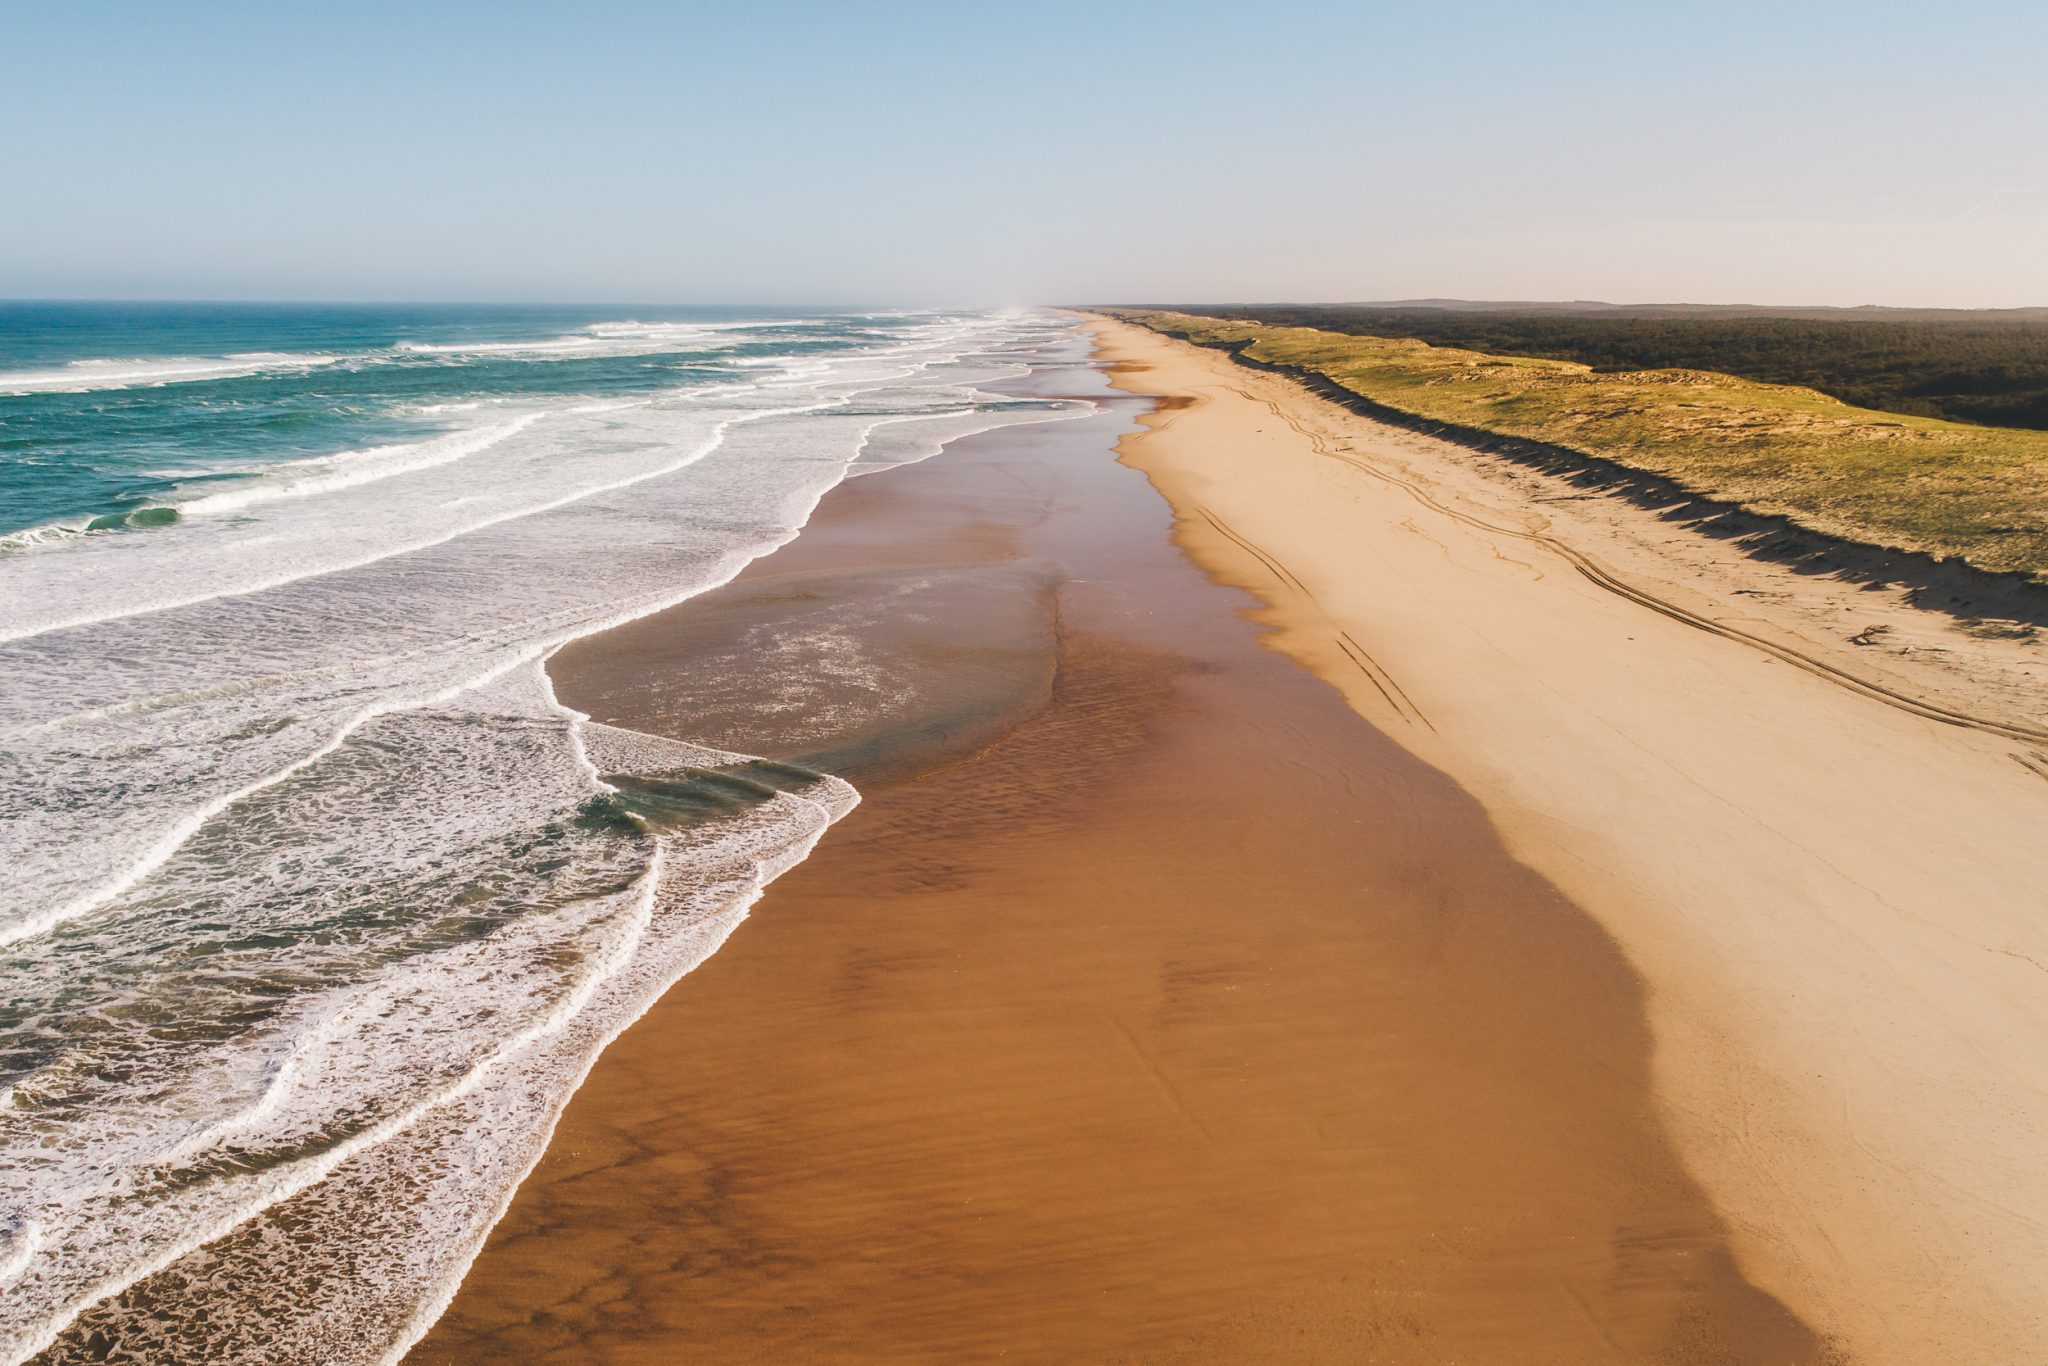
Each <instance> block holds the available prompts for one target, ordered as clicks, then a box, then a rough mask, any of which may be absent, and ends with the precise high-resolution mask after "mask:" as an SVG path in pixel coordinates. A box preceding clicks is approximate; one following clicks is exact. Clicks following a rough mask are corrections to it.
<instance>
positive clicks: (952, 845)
mask: <svg viewBox="0 0 2048 1366" xmlns="http://www.w3.org/2000/svg"><path fill="white" fill-rule="evenodd" d="M1197 359H1202V358H1197ZM1148 378H1149V377H1148ZM1053 382H1059V383H1066V384H1069V385H1072V386H1073V387H1075V388H1077V389H1079V388H1083V387H1088V386H1092V390H1093V391H1094V392H1096V393H1098V394H1100V393H1101V392H1102V391H1101V387H1100V379H1099V377H1098V376H1096V375H1095V374H1094V373H1093V372H1090V371H1086V370H1075V371H1073V372H1070V373H1068V374H1066V375H1065V376H1064V378H1061V377H1058V376H1055V377H1054V381H1053ZM1145 406H1146V405H1144V404H1141V403H1137V402H1134V401H1130V400H1119V401H1118V402H1116V403H1114V404H1112V405H1111V411H1109V412H1106V413H1105V414H1104V415H1103V416H1102V417H1100V418H1097V419H1090V420H1088V421H1084V422H1074V423H1063V424H1058V425H1057V426H1048V427H1040V428H1012V429H1009V430H1007V431H1004V432H1000V433H992V434H989V435H987V436H984V437H980V438H974V439H971V440H969V441H965V442H961V443H957V444H956V446H955V447H954V448H952V449H950V450H949V451H948V452H947V453H946V454H945V455H943V456H942V457H940V458H938V459H935V460H933V461H931V462H928V463H927V464H925V465H922V466H917V467H912V468H907V469H901V470H896V471H890V472H887V473H884V474H879V475H874V476H869V477H865V478H862V479H860V480H857V481H854V482H853V483H851V484H849V485H847V486H846V487H844V488H842V489H840V490H838V491H836V492H835V493H834V494H832V495H831V496H830V498H828V500H827V501H826V503H825V505H824V507H823V508H822V509H821V512H820V515H819V517H818V518H817V519H816V520H815V521H814V522H813V525H812V526H811V528H810V529H809V530H807V531H806V533H805V534H804V536H803V537H801V538H800V539H799V540H797V541H796V542H795V543H794V544H793V545H792V546H790V547H789V548H787V549H786V550H784V551H782V552H781V553H779V554H777V555H776V556H774V557H773V558H772V559H770V560H767V561H764V562H763V563H762V564H760V565H757V566H755V569H754V570H753V571H750V572H749V573H748V574H747V575H744V576H742V578H741V579H740V580H738V581H737V582H735V583H734V584H733V585H731V586H730V587H728V588H727V589H725V590H721V591H720V592H719V593H716V594H712V595H708V596H707V597H705V598H703V599H699V600H697V601H696V602H693V603H690V604H686V605H685V606H684V607H683V608H679V609H677V610H675V611H672V612H669V613H665V614H662V615H661V616H659V617H655V618H650V619H648V620H647V621H644V622H641V623H638V624H636V625H634V626H632V627H629V628H626V629H624V630H622V631H619V632H614V633H612V634H610V635H608V636H605V637H603V638H600V639H598V640H595V641H591V642H587V643H585V644H584V645H582V646H579V647H577V648H575V649H573V650H571V651H568V652H565V653H564V655H563V656H561V657H559V658H558V659H557V660H556V661H555V662H554V664H553V665H552V666H551V667H552V670H553V672H554V674H555V676H556V679H557V684H558V688H559V691H560V693H561V695H562V696H563V698H564V699H565V700H566V701H569V702H571V703H572V704H574V705H578V706H580V707H583V708H586V709H588V710H590V711H591V712H592V713H593V714H595V715H597V716H598V717H600V718H601V719H607V720H615V721H619V722H621V723H624V724H628V725H635V726H640V727H644V728H649V729H658V730H667V731H670V732H671V733H678V734H685V735H688V736H690V737H691V738H695V739H705V740H710V741H712V742H713V743H726V744H735V745H743V746H744V747H746V748H750V749H753V750H754V751H756V752H766V753H770V754H773V755H776V756H778V757H788V758H799V759H805V760H808V761H811V762H814V763H829V764H830V765H831V766H833V767H836V768H838V769H839V770H841V771H844V772H847V773H849V774H850V775H851V776H852V777H853V778H854V780H855V781H856V782H857V783H858V784H859V785H860V786H861V788H862V790H863V793H864V802H863V804H862V806H861V807H860V808H859V809H858V810H857V811H856V812H855V813H854V814H853V815H852V816H850V817H849V818H847V820H846V822H845V823H844V824H843V825H842V826H841V827H840V828H839V829H837V830H835V831H834V832H833V833H832V834H831V835H830V836H828V838H827V839H826V841H825V842H824V844H823V845H822V846H821V847H820V849H819V851H818V852H817V853H816V854H815V855H814V856H813V857H812V858H811V859H810V860H808V861H807V862H806V863H804V864H803V865H801V866H800V867H799V868H798V869H797V870H795V871H794V872H793V873H791V874H789V875H788V876H786V877H785V878H784V879H783V880H781V881H780V882H778V883H776V884H775V886H774V887H773V888H771V889H770V891H769V893H768V895H767V897H766V898H765V899H764V900H763V901H762V903H761V904H760V906H759V907H757V908H756V911H755V914H754V917H753V919H752V921H751V922H750V923H749V924H747V925H745V926H743V927H742V928H741V930H740V931H739V932H738V933H737V934H736V935H735V936H734V937H733V938H732V940H731V941H729V943H728V944H727V945H726V947H725V948H723V949H722V950H721V951H720V952H719V953H718V954H717V955H716V956H715V957H714V958H712V959H711V960H710V962H709V963H707V964H706V965H705V966H704V967H702V968H700V969H699V970H698V971H697V972H696V973H694V974H693V975H691V976H690V977H688V978H686V979H684V981H683V982H682V983H681V984H680V985H679V986H678V988H677V989H676V990H674V991H673V992H671V993H670V995H669V996H668V997H667V998H666V999H665V1000H664V1001H663V1002H662V1003H661V1004H660V1005H658V1006H657V1007H656V1009H655V1010H654V1011H653V1012H651V1013H650V1014H649V1015H648V1016H647V1017H646V1018H645V1019H644V1020H643V1021H641V1022H640V1023H639V1024H638V1025H636V1026H635V1027H634V1028H633V1029H632V1030H630V1031H628V1032H627V1034H626V1035H625V1036H624V1037H623V1038H622V1039H621V1040H620V1041H619V1042H618V1043H617V1044H615V1045H614V1046H613V1048H612V1049H611V1050H610V1051H609V1052H608V1053H607V1054H606V1055H605V1057H604V1058H603V1059H602V1060H601V1061H600V1063H599V1065H598V1066H597V1068H596V1070H595V1071H594V1072H593V1073H592V1075H591V1078H590V1080H589V1082H588V1083H587V1084H586V1086H585V1088H584V1089H583V1091H582V1092H580V1093H579V1094H578V1095H577V1097H576V1098H575V1100H574V1101H573V1102H572V1104H571V1105H570V1107H569V1110H568V1112H567V1115H566V1117H565V1119H564V1122H563V1124H562V1127H561V1129H560V1130H559V1131H558V1133H557V1135H556V1140H555V1143H554V1144H553V1146H552V1147H551V1149H550V1151H549V1153H548V1155H547V1156H546V1158H545V1159H544V1160H543V1162H542V1163H541V1165H540V1167H539V1168H538V1169H537V1170H536V1172H535V1173H534V1175H533V1176H532V1178H531V1179H530V1180H529V1181H528V1183H527V1184H526V1186H525V1187H524V1188H523V1189H522V1190H521V1192H520V1194H519V1196H518V1198H517V1200H516V1202H515V1203H514V1205H513V1208H512V1210H511V1211H510V1213H509V1214H508V1216H507V1218H506V1219H505V1221H504V1222H503V1223H502V1224H501V1225H500V1226H499V1228H498V1229H497V1230H496V1232H495V1233H494V1234H493V1236H492V1238H491V1241H490V1244H489V1246H488V1247H487V1248H486V1250H485V1252H484V1253H483V1255H482V1257H481V1258H480V1260H479V1261H478V1263H477V1265H476V1267H475V1268H474V1270H473V1271H472V1274H471V1276H470V1278H469V1280H468V1281H467V1282H466V1283H465V1285H464V1287H463V1289H462V1292H461V1294H460V1295H459V1296H458V1297H457V1299H456V1301H455V1303H454V1305H453V1306H452V1308H451V1310H450V1312H449V1313H448V1315H447V1316H446V1317H445V1318H444V1319H443V1320H442V1321H441V1323H440V1324H439V1326H438V1327H437V1328H436V1329H435V1331H434V1333H433V1334H432V1335H431V1336H430V1337H429V1338H428V1339H427V1340H426V1341H425V1342H424V1343H423V1344H422V1345H421V1346H420V1348H418V1349H417V1351H416V1354H415V1360H418V1361H422V1362H436V1363H440V1362H447V1363H457V1362H460V1363H470V1362H481V1361H489V1362H498V1361H504V1362H513V1361H517V1362H529V1361H561V1362H586V1361H634V1362H640V1361H646V1362H655V1361H661V1362H666V1361H674V1360H689V1361H706V1362H738V1361H762V1362H783V1361H792V1360H829V1361H970V1360H987V1359H992V1358H996V1357H1005V1358H1007V1359H1013V1360H1021V1361H1043V1362H1079V1361H1088V1362H1096V1361H1102V1362H1107V1361H1147V1362H1150V1361H1204V1362H1241V1361H1253V1360H1270V1361H1289V1362H1293V1361H1330V1360H1344V1361H1386V1362H1446V1363H1447V1362H1463V1363H1471V1362H1501V1363H1509V1362H1515V1363H1545V1362H1554V1363H1579V1362H1587V1361H1603V1360H1612V1361H1667V1362H1674V1363H1679V1362H1684V1363H1692V1362H1727V1363H1775V1362H1813V1361H1820V1360H1823V1359H1825V1357H1826V1350H1825V1348H1824V1346H1823V1345H1822V1344H1821V1343H1820V1342H1819V1341H1818V1340H1817V1339H1816V1337H1815V1336H1814V1335H1813V1334H1812V1333H1811V1332H1810V1331H1809V1330H1808V1329H1807V1327H1806V1326H1805V1325H1804V1324H1802V1323H1801V1322H1800V1321H1799V1320H1798V1319H1797V1318H1796V1317H1795V1316H1794V1315H1793V1314H1791V1313H1789V1312H1787V1310H1786V1309H1785V1308H1784V1307H1783V1306H1782V1305H1781V1304H1779V1303H1778V1302H1777V1301H1775V1300H1774V1299H1772V1298H1771V1297H1770V1296H1769V1295H1767V1294H1763V1293H1760V1292H1759V1291H1758V1290H1757V1289H1756V1288H1755V1287H1754V1286H1752V1285H1751V1284H1750V1283H1749V1282H1747V1281H1746V1280H1745V1279H1744V1278H1743V1276H1742V1275H1741V1274H1740V1272H1739V1271H1738V1270H1737V1267H1736V1265H1735V1262H1734V1260H1733V1258H1732V1257H1731V1256H1730V1253H1729V1249H1728V1245H1727V1241H1726V1237H1725V1229H1724V1227H1723V1224H1722V1222H1721V1220H1720V1218H1719V1217H1718V1216H1717V1214H1716V1213H1715V1211H1714V1210H1713V1208H1712V1207H1711V1205H1710V1203H1709V1201H1707V1200H1706V1199H1705V1198H1704V1195H1703V1193H1702V1191H1701V1190H1700V1188H1699V1186H1698V1185H1697V1184H1696V1182H1695V1181H1694V1180H1693V1179H1692V1178H1691V1177H1690V1176H1689V1175H1688V1174H1687V1172H1686V1171H1685V1170H1684V1166H1683V1163H1682V1162H1681V1160H1680V1158H1679V1155H1678V1154H1677V1153H1676V1152H1675V1151H1674V1149H1673V1146H1672V1144H1671V1143H1670V1141H1669V1138H1668V1135H1667V1133H1666V1131H1665V1127H1664V1123H1663V1120H1662V1118H1661V1117H1660V1115H1659V1112H1658V1109H1657V1107H1656V1105H1655V1104H1654V1103H1653V1096H1652V1091H1651V1070H1652V1059H1651V1046H1652V1038H1651V1034H1650V1031H1649V1029H1648V1027H1647V1023H1646V1020H1645V1014H1644V1007H1645V1002H1644V997H1643V991H1642V986H1641V983H1640V981H1639V980H1638V978H1637V977H1636V975H1635V974H1634V973H1633V972H1632V971H1631V970H1630V969H1629V967H1628V965H1627V964H1626V962H1625V961H1624V960H1623V958H1622V956H1621V954H1620V953H1619V952H1618V951H1617V948H1616V946H1615V944H1614V942H1613V941H1612V940H1611V939H1610V938H1609V937H1608V935H1606V934H1605V933H1604V932H1603V931H1602V930H1601V929H1600V928H1599V926H1598V925H1597V924H1595V923H1594V922H1593V921H1592V920H1591V919H1590V918H1589V917H1588V916H1587V915H1585V914H1584V913H1583V912H1582V911H1581V910H1580V909H1579V908H1577V907H1575V906H1574V905H1573V904H1571V902H1570V901H1568V900H1567V899H1566V898H1565V897H1563V896H1562V895H1560V894H1559V892H1558V890H1557V888H1556V887H1555V886H1553V885H1551V884H1550V883H1549V882H1547V881H1546V880H1545V879H1544V878H1542V877H1540V876H1538V875H1537V874H1535V873H1533V872H1532V871H1531V870H1530V869H1529V868H1527V867H1525V866H1523V865H1521V864H1519V863H1518V862H1516V860H1515V859H1513V858H1512V857H1510V855H1509V852H1508V851H1507V850H1506V849H1505V848H1504V847H1503V846H1502V843H1501V841H1500V839H1499V838H1498V835H1497V833H1496V831H1495V830H1494V828H1493V827H1492V825H1491V823H1490V822H1489V820H1488V818H1487V816H1486V814H1485V812H1484V811H1482V810H1481V808H1480V807H1479V806H1478V804H1477V803H1475V802H1474V801H1473V800H1472V799H1471V797H1470V796H1468V795H1467V794H1466V793H1465V792H1463V791H1461V790H1460V789H1459V788H1458V787H1457V786H1454V785H1453V784H1452V783H1451V782H1449V781H1447V780H1446V779H1445V777H1444V776H1443V775H1442V774H1441V773H1439V772H1437V771H1435V770H1433V769H1432V768H1431V767H1430V766H1429V765H1428V764H1426V763H1424V762H1422V761H1421V760H1419V759H1418V758H1416V757H1415V755H1414V754H1412V753H1410V752H1409V751H1408V750H1406V749H1404V748H1403V747H1402V746H1401V745H1398V744H1396V743H1394V742H1393V741H1391V740H1389V739H1388V738H1387V736H1386V735H1383V734H1382V733H1380V731H1378V730H1376V729H1374V727H1373V726H1370V725H1367V724H1365V723H1364V722H1363V721H1361V719H1360V718H1359V717H1358V716H1357V715H1356V714H1355V713H1353V712H1352V711H1350V710H1349V709H1348V708H1347V707H1346V706H1345V705H1344V701H1343V699H1342V697H1340V695H1339V694H1338V693H1337V692H1336V691H1334V690H1332V689H1330V688H1329V687H1327V686H1326V685H1325V684H1323V683H1321V682H1319V681H1317V680H1316V679H1315V678H1314V677H1313V676H1312V675H1311V674H1310V673H1309V672H1307V671H1305V670H1302V669H1300V668H1299V667H1297V666H1296V665H1295V664H1294V663H1292V662H1290V661H1289V660H1287V659H1286V658H1284V657H1282V656H1281V655H1279V654H1276V653H1274V652H1272V651H1270V650H1266V649H1263V648H1261V646H1260V644H1259V641H1258V639H1257V633H1256V631H1255V629H1254V627H1253V626H1251V625H1250V624H1249V623H1248V622H1247V621H1246V620H1245V619H1244V616H1243V613H1244V612H1245V611H1246V610H1248V609H1249V608H1250V607H1251V606H1252V605H1253V603H1252V600H1251V599H1250V598H1249V597H1247V596H1245V595H1244V594H1242V593H1240V592H1238V591H1236V590H1234V589H1231V588H1229V587H1226V586H1221V585H1218V584H1215V583H1212V582H1210V581H1209V580H1208V579H1206V578H1205V577H1204V576H1203V575H1202V574H1201V573H1200V572H1199V571H1197V570H1196V569H1195V568H1194V567H1193V566H1192V565H1191V564H1190V563H1189V562H1188V561H1187V560H1186V558H1185V557H1184V556H1183V555H1182V554H1181V553H1180V552H1179V551H1178V550H1176V549H1175V548H1173V546H1172V545H1171V544H1170V542H1169V531H1170V526H1171V522H1170V517H1169V514H1168V511H1167V509H1166V508H1165V506H1164V505H1163V504H1162V503H1161V502H1160V500H1159V498H1158V497H1157V495H1156V494H1154V493H1153V492H1152V491H1151V490H1150V489H1149V488H1148V487H1147V486H1146V484H1145V482H1144V480H1143V479H1142V478H1140V477H1139V476H1138V475H1137V474H1135V473H1134V472H1132V471H1131V470H1128V469H1125V468H1122V467H1120V466H1117V465H1115V464H1113V463H1111V461H1110V458H1109V447H1110V443H1111V441H1112V440H1113V438H1114V436H1115V434H1116V433H1117V432H1118V431H1119V430H1120V429H1123V428H1124V427H1126V426H1127V425H1128V420H1129V417H1130V416H1131V415H1132V414H1134V413H1136V412H1138V411H1141V410H1142V409H1143V408H1144V407H1145ZM1200 411H1204V410H1183V411H1182V413H1181V414H1179V415H1178V416H1177V417H1176V421H1179V420H1180V418H1182V417H1187V416H1189V415H1191V414H1193V413H1196V412H1200ZM1176 430H1191V429H1176ZM1403 515H1406V514H1403ZM1198 548H1199V547H1198ZM1217 563H1218V564H1219V566H1220V565H1222V564H1223V562H1222V561H1220V560H1219V561H1218V562H1217ZM1433 572H1436V573H1439V574H1442V573H1448V572H1449V571H1448V570H1443V569H1438V570H1436V571H1433ZM771 663H772V664H773V665H774V666H775V667H774V669H773V670H772V671H771V670H769V669H768V668H767V665H768V664H771ZM748 670H751V672H748ZM770 675H772V677H774V678H776V679H779V680H780V682H779V683H778V685H777V686H774V687H768V686H764V685H763V683H762V679H763V677H764V676H770ZM739 679H745V680H748V681H745V682H738V681H736V680H739ZM1403 682H1404V684H1407V686H1408V688H1409V692H1410V693H1411V694H1412V696H1413V697H1414V698H1416V699H1418V700H1419V704H1420V705H1421V706H1422V707H1424V708H1426V709H1431V710H1432V719H1433V720H1434V721H1435V723H1436V724H1437V725H1438V726H1439V727H1443V728H1445V729H1446V730H1448V729H1449V728H1451V727H1454V726H1456V725H1458V724H1460V721H1461V718H1460V717H1459V715H1458V714H1457V713H1456V709H1455V708H1454V707H1453V706H1452V705H1451V704H1450V703H1449V701H1448V700H1447V698H1445V697H1444V696H1441V695H1439V694H1438V693H1437V692H1435V691H1434V690H1433V689H1432V688H1431V687H1430V686H1428V685H1427V684H1426V683H1425V681H1424V680H1422V679H1420V678H1418V679H1416V680H1414V681H1412V682H1411V681H1409V680H1408V679H1406V678H1404V679H1403ZM1376 695H1377V694H1376ZM1378 720H1379V721H1380V723H1381V724H1384V725H1386V726H1388V727H1389V728H1394V729H1400V730H1403V731H1406V730H1407V729H1410V728H1411V726H1410V723H1409V721H1408V720H1406V719H1403V718H1399V717H1395V716H1393V715H1392V714H1391V713H1389V714H1386V715H1383V716H1380V717H1379V718H1378Z"/></svg>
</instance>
